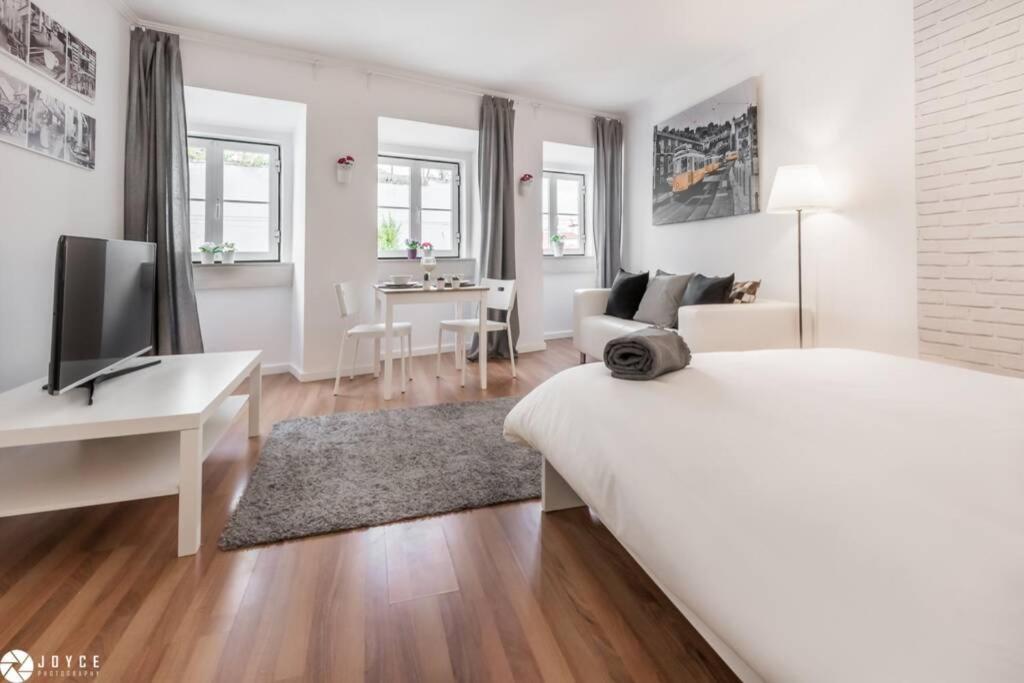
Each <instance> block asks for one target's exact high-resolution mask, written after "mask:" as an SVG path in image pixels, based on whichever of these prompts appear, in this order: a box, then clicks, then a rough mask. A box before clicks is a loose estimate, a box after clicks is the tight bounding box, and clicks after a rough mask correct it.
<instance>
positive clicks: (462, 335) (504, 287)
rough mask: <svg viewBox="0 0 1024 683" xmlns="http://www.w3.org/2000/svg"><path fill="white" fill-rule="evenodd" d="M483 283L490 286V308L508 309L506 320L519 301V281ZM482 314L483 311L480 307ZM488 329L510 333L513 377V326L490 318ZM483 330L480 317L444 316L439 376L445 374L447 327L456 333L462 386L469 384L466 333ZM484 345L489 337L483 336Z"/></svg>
mask: <svg viewBox="0 0 1024 683" xmlns="http://www.w3.org/2000/svg"><path fill="white" fill-rule="evenodd" d="M480 284H481V285H483V286H484V287H487V288H488V290H490V291H488V292H487V308H488V309H493V310H496V311H505V312H506V315H505V320H509V319H510V318H511V317H512V309H513V308H515V305H516V281H515V280H491V279H488V278H484V279H483V280H481V281H480ZM478 314H479V311H478ZM486 325H487V331H488V332H501V331H502V330H504V331H505V333H506V334H508V348H509V350H510V352H511V354H512V377H515V376H516V354H515V351H514V349H513V345H512V328H511V327H510V326H509V325H508V323H502V322H497V321H495V320H488V321H487V322H486ZM479 330H480V319H479V318H460V319H458V320H442V321H441V327H440V329H438V331H437V376H438V377H440V376H441V341H442V335H443V334H444V333H445V331H448V332H454V333H455V369H456V370H459V369H461V370H462V386H466V337H467V336H471V335H472V334H473V333H474V332H478V331H479ZM480 348H481V349H482V350H486V348H487V340H486V339H482V340H480Z"/></svg>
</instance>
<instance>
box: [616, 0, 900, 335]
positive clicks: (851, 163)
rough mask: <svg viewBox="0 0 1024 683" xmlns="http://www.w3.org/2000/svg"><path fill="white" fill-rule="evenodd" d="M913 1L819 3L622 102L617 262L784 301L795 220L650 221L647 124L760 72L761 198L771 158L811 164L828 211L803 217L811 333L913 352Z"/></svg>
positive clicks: (774, 163)
mask: <svg viewBox="0 0 1024 683" xmlns="http://www.w3.org/2000/svg"><path fill="white" fill-rule="evenodd" d="M913 4H914V3H911V2H909V1H902V2H892V1H891V0H863V1H862V2H858V3H843V2H829V3H827V5H828V6H827V7H823V8H821V9H820V10H817V11H816V12H815V13H814V14H812V15H810V16H809V17H808V18H807V19H806V20H804V21H803V22H801V23H800V24H799V25H797V26H795V27H794V28H792V29H789V30H787V31H785V32H784V33H782V34H779V35H776V36H773V37H770V38H768V39H766V41H765V42H764V43H763V44H761V45H758V46H754V47H752V48H751V49H750V50H749V51H748V52H747V53H745V54H742V55H738V56H737V57H736V58H735V59H733V60H731V61H728V62H726V63H719V64H713V65H694V66H693V68H692V73H690V74H689V75H688V76H687V77H686V78H684V79H683V80H681V81H679V82H677V83H675V84H673V85H671V86H670V87H668V88H666V89H664V90H663V91H661V92H660V93H658V94H657V95H656V96H654V97H652V98H651V99H650V100H648V101H646V102H644V103H642V104H641V105H639V106H638V107H636V108H635V109H633V110H631V111H630V114H629V119H628V127H627V133H626V153H627V154H626V204H627V206H626V212H627V213H626V221H625V227H624V232H625V237H624V240H625V245H624V265H625V267H627V268H629V269H632V270H639V269H651V270H653V269H655V268H659V267H660V268H664V269H665V270H669V271H672V272H678V273H685V272H690V271H700V272H704V273H706V274H711V275H721V274H728V273H731V272H734V271H735V273H736V275H737V277H738V278H741V279H763V289H762V294H761V296H763V297H765V298H776V299H788V300H791V301H796V298H797V292H796V289H797V283H796V270H797V269H796V220H795V217H791V216H775V215H767V214H764V213H761V214H757V215H753V216H743V217H736V218H726V219H717V220H710V221H702V222H696V223H689V224H679V225H668V226H657V227H656V226H653V224H652V221H651V174H652V169H651V151H652V149H651V148H652V128H653V126H654V125H655V124H656V123H658V122H660V121H662V120H664V119H665V118H668V117H669V116H671V115H673V114H675V113H677V112H679V111H681V110H683V109H685V108H687V107H689V106H691V105H693V104H696V103H698V102H700V101H702V100H704V99H706V98H708V97H711V96H713V95H715V94H717V93H718V92H721V91H722V90H725V89H726V88H729V87H731V86H733V85H735V84H737V83H739V82H741V81H743V80H744V79H747V78H750V77H751V76H759V77H760V79H761V80H760V88H761V99H760V135H759V137H760V145H761V178H762V188H761V205H762V207H763V206H764V205H765V204H766V203H767V197H768V192H769V190H770V187H771V181H772V179H773V178H774V175H775V169H776V168H777V167H778V166H779V165H781V164H791V163H801V162H808V163H816V164H818V165H819V166H820V167H821V168H822V172H823V174H824V175H825V177H826V180H827V182H828V183H829V184H830V189H831V190H832V194H833V199H834V201H835V204H836V207H837V211H835V212H834V213H830V214H818V215H813V216H810V217H808V218H807V219H806V220H805V222H804V248H805V251H804V258H805V261H804V265H805V270H804V273H805V289H804V294H805V304H806V305H808V306H809V307H810V308H811V309H814V310H815V311H816V316H817V320H816V327H817V330H816V331H817V340H816V341H817V344H818V345H820V346H850V347H858V348H867V349H876V350H885V351H889V352H894V353H899V354H906V355H916V352H917V341H916V336H917V333H916V327H917V325H916V321H917V311H916V304H917V299H916V291H915V290H916V263H915V261H916V245H915V231H914V161H913V155H914V149H913V139H914V138H913V134H914V133H913V116H914V100H913V90H914V57H913V19H912V11H913Z"/></svg>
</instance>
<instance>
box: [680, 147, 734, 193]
mask: <svg viewBox="0 0 1024 683" xmlns="http://www.w3.org/2000/svg"><path fill="white" fill-rule="evenodd" d="M721 166H722V157H721V156H717V155H716V156H708V155H707V154H704V153H703V152H698V151H696V150H692V149H681V150H679V151H678V152H676V153H675V154H674V155H673V156H672V193H673V194H676V193H679V192H686V191H687V190H688V189H690V188H691V187H693V186H694V185H696V184H697V183H699V182H701V181H702V180H704V176H706V175H708V174H709V173H714V172H716V171H717V170H718V169H719V168H721Z"/></svg>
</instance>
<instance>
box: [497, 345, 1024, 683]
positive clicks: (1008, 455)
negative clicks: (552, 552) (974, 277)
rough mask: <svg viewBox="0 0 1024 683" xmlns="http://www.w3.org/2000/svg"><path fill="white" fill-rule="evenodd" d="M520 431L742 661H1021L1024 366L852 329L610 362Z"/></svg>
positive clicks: (995, 677)
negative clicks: (936, 354) (652, 363)
mask: <svg viewBox="0 0 1024 683" xmlns="http://www.w3.org/2000/svg"><path fill="white" fill-rule="evenodd" d="M505 433H506V435H507V436H508V437H509V438H512V439H516V440H520V441H522V442H525V443H528V444H530V445H532V446H533V447H535V448H536V449H538V450H539V451H540V452H541V453H542V454H543V455H544V457H545V460H546V465H545V467H546V468H550V467H553V468H554V470H555V471H557V472H553V471H552V470H551V469H546V474H547V479H548V480H547V481H546V485H545V489H546V491H545V492H546V496H547V500H546V501H545V502H546V509H550V508H558V507H565V506H567V505H570V504H571V503H572V501H573V500H575V499H574V497H573V496H572V492H570V491H568V490H566V489H565V488H564V484H568V486H569V487H571V489H572V490H574V491H575V493H576V494H578V495H579V497H580V498H581V499H582V500H583V501H586V503H587V504H589V505H590V506H591V507H592V508H594V510H595V511H596V512H597V513H598V515H599V516H600V517H601V520H602V521H603V523H604V524H605V525H606V526H607V527H608V529H609V530H610V531H611V532H612V533H613V534H614V535H615V536H616V538H618V540H619V541H620V542H621V543H622V544H623V545H624V546H625V547H626V548H627V549H628V550H629V551H630V552H631V553H632V554H633V556H634V557H635V558H636V559H637V561H638V562H639V563H640V564H641V565H642V566H643V567H644V568H645V569H646V570H647V572H648V573H649V574H650V575H651V576H652V578H654V579H655V580H656V581H657V582H658V583H659V585H661V586H662V588H663V589H664V590H665V591H666V593H668V594H669V596H670V597H671V598H672V599H673V601H675V602H676V604H677V605H678V606H679V607H680V608H681V609H682V610H683V611H684V613H685V614H686V615H687V616H689V617H691V620H693V621H695V622H696V623H695V626H697V627H698V628H699V629H701V630H702V631H703V632H704V633H705V636H706V637H707V638H708V640H709V642H711V644H712V645H713V646H715V647H716V649H718V650H719V652H720V653H721V654H722V655H723V658H725V659H726V661H727V662H728V663H730V665H731V666H732V667H733V669H734V670H735V671H736V672H737V674H738V675H739V676H740V677H741V678H743V679H744V680H747V681H757V680H760V679H763V680H766V681H777V682H786V683H803V682H806V683H842V682H847V681H849V682H851V683H864V682H866V681H872V682H888V681H892V682H896V681H899V682H900V683H906V682H909V681H927V682H928V683H936V682H939V681H956V682H958V683H960V682H973V681H986V682H987V683H992V682H996V681H1021V680H1024V381H1022V380H1019V379H1012V378H1007V377H999V376H995V375H988V374H983V373H978V372H972V371H969V370H963V369H959V368H953V367H948V366H943V365H938V364H934V363H927V362H923V361H917V360H912V359H906V358H897V357H894V356H886V355H882V354H875V353H868V352H862V351H849V350H837V349H820V350H809V351H751V352H744V353H707V354H697V355H696V356H695V357H694V360H693V363H692V365H691V366H690V367H689V368H687V369H686V370H683V371H682V372H677V373H672V374H670V375H666V376H664V377H662V378H660V379H658V380H655V381H652V382H628V381H622V380H614V379H612V378H611V376H610V374H609V372H608V370H607V369H606V368H605V367H604V366H603V365H602V364H599V363H594V364H590V365H585V366H581V367H578V368H574V369H572V370H569V371H566V372H563V373H560V374H558V375H556V376H555V377H553V378H552V379H550V380H549V381H547V382H545V383H544V384H543V385H541V386H540V387H538V388H537V389H535V390H534V391H533V392H531V393H530V394H529V395H528V396H526V397H525V398H524V399H523V400H522V401H521V402H520V403H519V404H518V405H517V406H516V407H515V408H514V409H513V410H512V412H511V413H510V414H509V416H508V418H507V420H506V422H505ZM558 475H561V479H564V482H563V481H561V479H560V478H559V477H558Z"/></svg>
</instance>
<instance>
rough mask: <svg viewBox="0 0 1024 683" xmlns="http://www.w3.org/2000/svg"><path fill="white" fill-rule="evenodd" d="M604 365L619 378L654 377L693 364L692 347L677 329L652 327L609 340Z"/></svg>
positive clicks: (642, 378)
mask: <svg viewBox="0 0 1024 683" xmlns="http://www.w3.org/2000/svg"><path fill="white" fill-rule="evenodd" d="M604 364H605V365H607V366H608V369H609V370H611V371H612V377H615V378H618V379H633V380H648V379H654V378H655V377H659V376H661V375H664V374H665V373H666V372H674V371H676V370H682V369H683V368H685V367H686V366H687V365H689V364H690V347H688V346H687V345H686V342H685V341H683V338H682V337H680V336H679V335H678V334H677V333H676V332H675V331H674V330H665V329H661V328H657V327H649V328H647V329H643V330H638V331H636V332H632V333H630V334H627V335H623V336H621V337H616V338H615V339H612V340H611V341H610V342H608V343H607V344H606V345H605V347H604Z"/></svg>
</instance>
